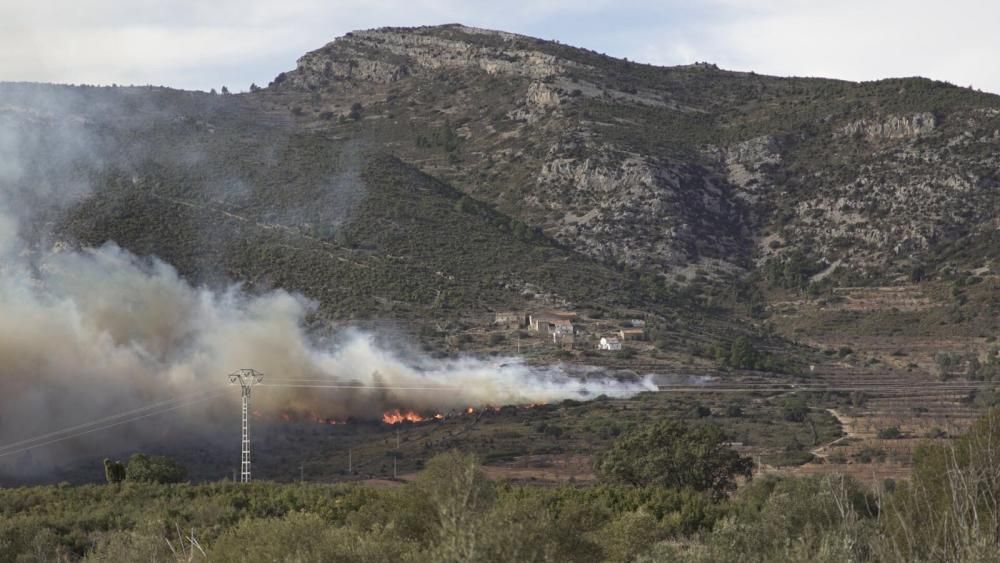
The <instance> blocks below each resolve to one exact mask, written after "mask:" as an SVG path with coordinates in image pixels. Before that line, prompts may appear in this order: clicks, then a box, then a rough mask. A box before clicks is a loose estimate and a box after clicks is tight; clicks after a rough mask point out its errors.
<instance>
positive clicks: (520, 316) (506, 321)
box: [493, 311, 528, 328]
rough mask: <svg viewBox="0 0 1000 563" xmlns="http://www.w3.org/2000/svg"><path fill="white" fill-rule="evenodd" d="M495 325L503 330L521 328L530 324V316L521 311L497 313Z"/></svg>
mask: <svg viewBox="0 0 1000 563" xmlns="http://www.w3.org/2000/svg"><path fill="white" fill-rule="evenodd" d="M493 324H495V325H499V326H502V327H503V328H521V327H522V326H524V325H526V324H528V316H527V315H525V314H524V313H522V312H521V311H497V313H496V319H495V320H494V321H493Z"/></svg>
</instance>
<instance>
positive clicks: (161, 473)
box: [125, 454, 187, 483]
mask: <svg viewBox="0 0 1000 563" xmlns="http://www.w3.org/2000/svg"><path fill="white" fill-rule="evenodd" d="M186 477H187V469H185V468H184V466H182V465H181V464H179V463H177V462H176V461H174V460H172V459H170V458H169V457H163V456H147V455H145V454H133V455H132V457H130V458H128V466H127V467H126V468H125V480H126V481H131V482H139V483H180V482H181V481H183V480H184V479H185V478H186Z"/></svg>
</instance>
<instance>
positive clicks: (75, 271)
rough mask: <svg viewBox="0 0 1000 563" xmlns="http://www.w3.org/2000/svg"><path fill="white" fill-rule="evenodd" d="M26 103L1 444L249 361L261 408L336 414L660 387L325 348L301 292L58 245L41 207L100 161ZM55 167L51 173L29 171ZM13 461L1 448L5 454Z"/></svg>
mask: <svg viewBox="0 0 1000 563" xmlns="http://www.w3.org/2000/svg"><path fill="white" fill-rule="evenodd" d="M0 101H2V100H0ZM51 105H52V106H53V107H55V106H57V105H58V104H56V103H53V104H51ZM27 115H28V118H27V119H26V118H25V110H24V109H23V108H20V107H16V108H14V109H11V108H10V107H8V108H6V109H5V108H4V106H3V104H2V103H0V448H2V447H3V446H4V445H5V444H9V443H11V442H14V441H18V440H20V439H23V438H27V437H32V436H36V435H38V434H42V433H45V432H49V431H52V430H58V429H61V428H64V427H67V426H71V425H75V424H79V423H84V422H88V421H90V420H94V419H97V418H100V417H104V416H107V415H109V414H114V413H118V412H123V411H126V410H129V409H134V408H136V407H141V406H143V405H147V404H150V403H153V402H156V401H162V400H165V399H170V398H174V397H178V396H188V395H190V394H192V393H195V394H198V393H204V394H205V396H206V397H207V396H209V395H210V394H211V393H216V392H221V391H223V390H224V386H225V384H226V383H227V380H226V374H228V373H230V372H232V371H233V370H235V369H238V368H243V367H253V368H255V369H257V370H259V371H261V372H263V373H264V374H266V377H267V383H269V384H273V385H275V386H269V387H265V388H261V389H260V390H259V391H257V392H255V408H256V409H258V410H260V411H262V412H265V411H271V412H278V411H285V410H293V411H301V412H310V413H314V414H315V415H317V416H322V417H325V418H333V419H343V418H348V417H356V418H363V419H378V418H379V417H380V416H381V414H382V413H383V412H384V411H386V410H390V409H395V408H400V409H411V410H416V411H422V412H427V413H430V412H447V411H450V410H453V409H463V408H465V407H468V406H473V407H479V406H483V405H493V406H500V405H507V404H526V403H543V402H552V401H558V400H562V399H568V398H572V399H587V398H593V397H595V396H597V395H601V394H604V395H609V396H616V397H621V396H628V395H632V394H635V393H637V392H640V391H644V390H650V389H655V386H654V385H653V384H652V383H651V382H650V381H649V380H643V381H638V382H634V381H633V382H630V383H623V382H619V381H618V380H616V379H613V378H607V377H577V376H571V375H569V374H567V373H566V372H565V371H564V370H563V369H562V368H560V367H551V368H534V367H529V366H527V365H525V364H523V363H521V362H519V361H517V360H516V359H507V360H500V361H484V360H481V359H477V358H472V357H463V358H458V359H450V360H436V359H431V358H429V357H422V356H414V355H413V354H403V353H401V352H394V351H391V350H388V349H386V348H383V347H380V346H379V345H377V344H376V340H375V339H374V338H373V337H372V336H371V335H367V334H364V333H360V332H353V331H346V332H342V333H341V334H339V335H337V337H336V338H333V339H332V341H333V343H327V344H323V345H318V344H317V341H316V340H314V339H313V338H312V337H311V335H310V334H309V333H307V331H306V329H305V328H304V326H305V322H304V321H305V319H306V317H307V315H308V314H309V313H310V312H311V311H312V310H313V308H314V304H313V303H311V302H310V301H308V300H307V299H305V298H303V297H301V296H297V295H293V294H289V293H287V292H285V291H280V290H279V291H274V292H270V293H267V294H264V295H249V294H246V293H244V292H242V291H241V289H240V287H239V286H238V285H233V286H232V287H230V288H229V289H228V290H224V291H213V290H210V289H207V288H200V287H194V286H192V285H190V284H189V283H187V282H186V281H185V280H184V279H182V278H181V277H180V276H179V275H178V273H177V272H176V271H175V270H174V268H172V267H171V266H170V265H168V264H165V263H163V262H162V261H159V260H157V259H155V258H144V257H137V256H134V255H132V254H130V253H129V252H127V251H125V250H122V249H121V248H119V247H118V246H116V245H115V244H113V243H108V244H106V245H104V246H103V247H101V248H95V249H83V250H69V249H63V248H61V247H60V245H55V246H54V247H53V245H52V244H51V241H49V240H48V239H47V238H46V237H42V238H39V237H37V236H33V237H32V238H31V239H30V241H29V239H28V238H26V237H25V233H26V232H27V231H31V232H32V233H35V234H37V231H38V229H39V227H38V224H37V223H38V222H37V219H36V218H37V217H38V216H39V215H38V212H39V211H40V210H41V209H40V208H51V207H59V206H66V205H70V204H72V202H73V201H77V200H78V199H79V198H81V197H84V196H85V194H86V191H87V187H86V186H81V185H80V184H79V182H78V181H77V180H73V179H72V178H75V177H76V176H74V175H73V174H71V173H69V172H68V170H69V169H72V168H74V167H78V166H79V163H80V162H81V161H90V162H89V164H90V165H92V166H95V167H96V166H100V164H99V163H96V162H94V161H96V160H100V159H98V158H97V157H96V156H92V155H91V154H90V153H89V152H88V151H90V150H92V147H93V146H94V145H95V143H92V142H90V140H88V139H87V138H86V128H85V127H80V128H78V129H74V128H73V127H72V126H66V124H65V121H66V119H67V117H66V116H65V115H56V114H45V113H44V112H42V113H40V114H35V113H30V112H29V113H28V114H27ZM35 126H37V127H39V128H46V127H48V128H50V129H55V128H59V129H62V130H63V133H60V135H61V136H62V137H63V138H60V135H56V136H55V139H56V140H55V142H52V141H51V139H52V135H49V136H47V137H44V139H46V140H45V141H44V142H43V141H41V140H39V139H42V138H43V137H42V136H39V135H35V134H32V133H31V131H32V128H33V127H35ZM50 133H51V131H50ZM46 163H49V164H50V165H51V167H52V168H51V170H52V171H54V173H51V174H46V173H44V172H43V173H39V171H38V170H35V171H34V172H32V168H38V167H40V166H41V167H45V166H47V164H46ZM33 178H43V179H44V184H38V185H37V187H38V189H37V192H36V191H33V187H32V183H31V182H29V181H28V180H29V179H33ZM39 241H47V242H45V243H44V244H41V245H40V243H39ZM292 380H294V381H292ZM289 384H294V385H298V386H290V385H289ZM330 385H343V386H344V388H332V387H329V386H330ZM391 387H395V388H397V389H390V388H391ZM227 391H228V392H224V393H221V394H220V395H219V397H218V398H215V399H213V401H211V402H206V403H203V404H201V405H195V406H191V407H190V408H185V409H184V410H182V411H178V413H175V415H164V416H163V417H158V418H155V419H151V421H150V423H147V424H146V425H145V426H144V429H141V430H140V429H139V427H138V426H136V425H131V426H125V427H121V428H117V429H115V430H112V431H108V432H111V433H112V434H102V435H103V436H108V435H112V436H114V437H115V438H114V441H115V442H117V443H119V444H120V443H121V442H118V440H128V439H129V438H130V437H144V438H149V437H150V436H151V435H150V434H149V433H150V432H154V433H155V432H157V431H158V430H159V429H162V427H163V426H164V425H169V424H174V422H170V421H171V420H174V419H181V420H182V421H183V422H182V424H185V425H187V427H188V428H189V429H192V430H193V429H198V428H205V427H211V426H212V424H210V423H213V422H216V421H218V420H226V421H227V422H229V421H231V420H232V419H233V417H234V416H235V414H234V413H236V412H237V407H236V404H235V403H236V402H238V400H239V393H238V391H236V390H235V389H228V390H227ZM165 421H166V422H165ZM206 423H209V424H206ZM74 444H75V445H74ZM74 447H77V448H78V447H81V446H80V444H79V443H74V442H73V441H69V442H65V443H60V444H55V445H53V446H49V447H46V448H43V449H41V450H38V451H36V452H33V455H34V456H35V459H36V461H37V460H48V461H51V460H55V459H57V458H58V457H59V456H60V455H61V452H62V453H72V450H73V448H74ZM11 461H12V460H11V458H6V459H4V458H0V466H2V465H6V464H9V462H11Z"/></svg>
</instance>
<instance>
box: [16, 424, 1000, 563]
mask: <svg viewBox="0 0 1000 563" xmlns="http://www.w3.org/2000/svg"><path fill="white" fill-rule="evenodd" d="M998 436H1000V412H997V411H992V412H990V413H989V414H988V415H987V416H985V417H983V418H982V419H980V420H979V421H978V422H976V424H975V425H974V426H973V427H972V428H971V430H970V431H969V432H968V433H967V434H966V435H965V436H963V437H961V438H960V439H958V440H957V441H955V442H954V443H952V444H948V445H930V444H928V445H925V446H923V447H921V448H920V449H919V450H918V452H917V454H916V456H915V470H914V473H913V477H912V479H910V480H907V481H902V482H893V481H886V482H883V483H879V484H877V485H876V486H874V487H868V486H862V485H859V484H858V483H857V482H855V481H853V480H852V479H851V478H849V477H843V476H838V475H826V476H811V477H791V476H775V475H770V476H763V477H759V478H756V479H753V480H751V481H746V478H747V477H749V474H750V467H751V464H750V462H749V460H747V459H746V458H744V457H742V456H740V455H739V454H737V453H735V452H733V451H732V450H730V449H729V448H728V447H727V446H726V445H725V443H723V442H722V441H721V435H720V434H719V432H718V430H715V429H712V428H710V427H706V428H701V429H696V428H692V427H689V426H686V425H684V424H681V423H674V422H667V423H659V424H653V425H648V426H644V427H642V428H640V429H636V430H635V431H633V432H630V433H628V434H626V435H623V436H622V438H621V439H619V440H618V441H617V442H616V443H615V444H614V445H613V446H612V447H611V448H609V449H608V450H607V451H606V452H605V453H603V454H602V455H601V456H599V458H598V461H597V462H596V465H595V469H596V471H597V473H598V475H599V476H600V478H601V481H600V482H599V483H597V484H591V485H577V484H565V485H562V486H552V487H538V486H526V485H516V484H510V483H505V482H493V481H490V480H489V479H487V478H486V476H485V475H484V473H483V472H482V470H481V468H480V466H479V464H478V460H477V459H476V457H475V456H471V455H467V454H462V453H460V452H458V451H452V452H448V453H445V454H441V455H439V456H437V457H435V458H434V459H432V460H431V461H430V462H429V463H428V464H427V467H426V468H425V469H424V470H423V471H422V472H421V473H420V474H419V475H417V476H416V478H415V479H413V480H410V481H408V482H405V483H400V484H397V485H395V486H383V487H372V486H366V485H358V484H353V485H352V484H339V485H323V484H315V483H297V484H277V483H270V482H258V483H253V484H250V485H240V484H233V483H226V482H219V483H205V484H158V483H155V482H152V481H155V480H156V479H155V476H153V475H152V474H149V473H146V474H143V475H141V476H136V477H130V478H126V479H125V480H124V481H123V482H118V483H115V484H107V485H87V486H77V487H74V486H69V485H54V486H45V487H25V488H14V489H2V490H0V556H2V558H3V560H5V561H53V560H77V559H82V560H84V561H126V560H128V561H201V560H211V561H428V560H434V561H473V560H491V561H598V560H602V561H650V562H651V561H957V560H965V561H991V560H996V554H995V553H996V552H995V547H996V541H997V539H996V522H997V515H998V512H997V508H998V507H997V499H998V496H997V495H998V486H1000V485H998V483H1000V472H998V469H997V467H998V464H997V462H998V461H1000V460H997V459H996V454H995V452H996V451H997V450H998V447H1000V444H998V440H1000V438H998ZM143 463H146V462H145V461H144V462H143ZM165 475H169V473H165ZM171 479H172V478H171ZM171 479H165V480H171ZM738 482H742V483H743V484H742V485H741V486H739V488H737V486H736V485H737V483H738Z"/></svg>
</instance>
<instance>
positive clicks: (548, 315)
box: [528, 311, 576, 334]
mask: <svg viewBox="0 0 1000 563" xmlns="http://www.w3.org/2000/svg"><path fill="white" fill-rule="evenodd" d="M575 319H576V313H571V312H568V311H545V312H542V313H533V314H531V315H529V316H528V328H530V329H531V330H533V331H534V332H540V333H543V334H554V333H555V332H557V331H558V332H569V333H572V332H573V320H575Z"/></svg>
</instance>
